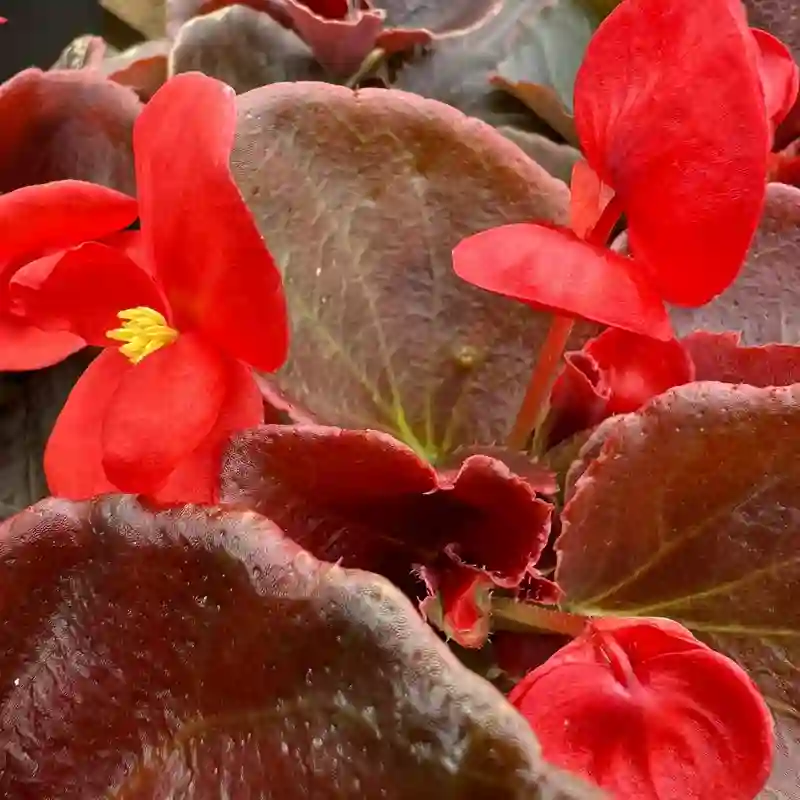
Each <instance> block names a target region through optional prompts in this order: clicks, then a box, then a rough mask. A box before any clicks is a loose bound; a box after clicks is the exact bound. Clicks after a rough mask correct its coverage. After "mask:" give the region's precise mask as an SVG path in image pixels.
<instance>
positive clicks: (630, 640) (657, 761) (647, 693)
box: [509, 619, 774, 800]
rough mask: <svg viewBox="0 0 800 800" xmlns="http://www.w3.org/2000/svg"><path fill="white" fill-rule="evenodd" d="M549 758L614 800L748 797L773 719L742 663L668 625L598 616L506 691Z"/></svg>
mask: <svg viewBox="0 0 800 800" xmlns="http://www.w3.org/2000/svg"><path fill="white" fill-rule="evenodd" d="M509 699H510V700H511V702H512V703H513V704H514V705H515V706H516V707H517V708H518V709H519V710H520V711H521V712H522V714H523V715H524V716H525V717H526V718H527V719H528V721H529V722H530V724H531V727H532V728H533V730H534V732H535V733H536V734H537V736H538V737H539V739H540V741H541V743H542V752H543V754H544V756H545V758H546V759H548V760H549V761H551V762H552V763H554V764H558V765H560V766H562V767H564V768H567V769H570V770H571V771H573V772H576V773H577V774H579V775H581V776H583V777H585V778H587V779H588V780H591V781H593V782H594V783H596V784H598V785H599V786H600V787H601V788H603V789H605V790H606V791H607V792H609V794H610V795H611V796H612V797H614V798H615V799H616V800H671V798H678V797H681V798H683V797H697V798H700V797H725V798H730V800H752V798H754V797H755V796H756V795H757V794H758V792H759V791H760V790H761V789H762V788H763V786H764V783H765V782H766V779H767V776H768V775H769V770H770V765H771V762H772V748H773V744H774V736H773V731H772V719H771V717H770V714H769V710H768V709H767V706H766V704H765V703H764V700H763V698H762V697H761V695H760V694H759V693H758V690H757V688H756V687H755V686H754V685H753V682H752V680H751V679H750V678H749V677H748V675H747V673H745V672H744V670H742V669H741V668H740V667H739V666H738V665H736V664H735V663H734V662H733V661H731V660H730V659H728V658H725V656H722V655H720V654H719V653H716V652H714V651H713V650H712V649H711V648H709V647H707V646H706V645H704V644H703V643H702V642H700V641H698V640H697V639H694V638H693V637H692V636H691V635H690V634H689V632H688V631H687V630H686V629H685V628H682V627H681V626H680V625H677V624H675V623H674V622H670V621H669V620H656V619H653V620H629V619H628V620H626V619H613V620H611V619H609V620H595V621H594V622H592V623H591V624H590V626H589V628H588V629H587V631H586V632H585V633H584V634H583V635H581V636H580V637H578V638H577V639H575V640H574V641H572V642H570V643H569V644H567V645H566V646H565V647H563V648H562V649H561V650H559V651H558V652H557V653H556V654H555V655H554V656H553V657H552V658H550V659H549V660H548V661H546V662H545V663H544V664H543V665H542V666H541V667H538V668H537V669H535V670H534V671H533V672H531V673H529V674H528V675H526V676H525V678H524V679H523V680H522V681H521V682H520V683H519V684H518V685H517V686H516V687H515V688H514V690H513V691H512V692H511V694H510V695H509Z"/></svg>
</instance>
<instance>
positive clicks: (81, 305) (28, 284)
mask: <svg viewBox="0 0 800 800" xmlns="http://www.w3.org/2000/svg"><path fill="white" fill-rule="evenodd" d="M9 294H10V297H11V301H12V305H13V307H14V309H15V311H17V312H18V313H20V314H22V315H23V316H24V317H25V318H26V319H27V320H30V321H31V322H34V323H36V324H37V325H39V326H41V327H42V328H46V329H48V330H60V331H69V332H71V333H74V334H76V335H78V336H81V337H82V338H83V339H85V340H86V341H87V342H88V343H89V344H93V345H97V346H98V347H108V346H109V345H111V344H114V343H113V342H112V341H111V340H109V339H108V337H107V336H106V333H107V332H108V331H110V330H112V329H114V328H118V327H119V326H120V324H121V323H120V321H119V319H118V317H117V314H118V312H120V311H123V310H125V309H128V308H136V307H137V306H147V307H148V308H152V309H155V310H156V311H159V312H161V313H163V314H165V315H166V316H169V314H168V311H167V306H166V303H165V301H164V297H163V296H162V294H161V292H160V290H159V288H158V287H157V286H156V284H155V282H154V281H153V279H152V278H151V277H150V276H149V275H148V274H147V273H146V272H145V271H144V270H142V269H141V268H140V267H139V266H138V265H137V264H135V263H134V262H133V261H131V260H130V258H128V257H127V256H126V255H125V253H124V252H122V251H121V250H116V249H114V248H111V247H108V246H106V245H103V244H98V243H97V242H88V243H86V244H83V245H81V246H79V247H76V248H73V249H72V250H67V251H66V252H61V253H57V254H55V255H52V256H45V257H44V258H41V259H39V260H38V261H33V262H31V263H30V264H28V265H27V266H25V267H23V268H22V269H20V270H18V271H17V273H16V274H15V275H14V278H13V279H12V281H11V284H10V286H9Z"/></svg>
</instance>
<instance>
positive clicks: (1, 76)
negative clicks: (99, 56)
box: [0, 0, 138, 81]
mask: <svg viewBox="0 0 800 800" xmlns="http://www.w3.org/2000/svg"><path fill="white" fill-rule="evenodd" d="M0 15H1V16H4V17H6V18H7V19H8V22H7V23H6V24H5V25H0V81H4V80H6V79H7V78H9V77H11V75H13V74H14V73H15V72H19V71H20V70H22V69H25V68H26V67H41V68H42V69H48V68H49V67H51V66H52V65H53V63H54V62H55V60H56V59H57V58H58V57H59V55H61V51H62V50H63V49H64V48H65V47H66V46H67V45H68V44H69V43H70V42H71V41H72V40H73V39H75V38H76V37H77V36H81V35H82V34H84V33H94V34H96V35H98V36H104V37H105V38H106V39H108V40H110V41H112V42H113V43H114V44H122V45H123V46H127V45H128V44H133V43H135V41H136V40H137V38H138V37H137V35H136V33H135V32H134V31H132V30H131V29H130V28H128V27H127V26H126V25H124V24H123V23H121V22H120V21H119V20H118V19H117V18H116V17H114V16H113V15H112V14H109V13H108V12H107V11H105V9H103V8H101V6H100V4H99V2H98V0H0Z"/></svg>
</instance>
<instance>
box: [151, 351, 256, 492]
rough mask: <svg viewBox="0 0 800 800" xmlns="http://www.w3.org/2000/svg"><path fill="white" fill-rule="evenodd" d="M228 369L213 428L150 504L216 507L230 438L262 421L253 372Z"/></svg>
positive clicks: (234, 366)
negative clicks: (220, 406)
mask: <svg viewBox="0 0 800 800" xmlns="http://www.w3.org/2000/svg"><path fill="white" fill-rule="evenodd" d="M228 369H229V377H228V378H227V381H226V383H227V387H228V391H227V394H226V396H225V399H224V401H223V403H222V409H221V410H220V413H219V417H217V421H216V422H215V423H214V427H213V428H212V429H211V431H210V432H209V434H208V435H207V436H206V437H205V439H203V441H202V443H201V444H200V446H199V447H198V448H197V449H196V450H194V451H193V452H192V453H191V454H190V455H188V456H187V457H186V458H184V459H183V460H182V461H180V462H178V464H177V465H176V467H175V470H174V471H173V472H172V473H171V474H170V476H169V478H168V479H167V482H166V483H165V484H164V485H163V486H162V487H161V488H160V489H158V490H157V491H155V492H153V493H152V494H150V495H148V498H149V499H150V500H151V501H152V502H153V503H156V504H158V505H174V504H179V503H205V504H206V505H210V504H213V503H216V502H217V500H218V488H219V473H220V467H221V462H222V453H223V451H224V449H225V447H226V446H227V444H228V442H229V440H230V437H231V435H232V434H234V433H236V432H237V431H241V430H245V429H246V428H253V427H255V426H256V425H260V424H261V423H262V422H263V421H264V406H263V401H262V398H261V392H260V390H259V388H258V385H257V384H256V382H255V380H254V378H253V373H252V371H251V370H250V369H249V368H248V367H246V366H245V365H244V364H241V363H239V362H236V361H231V362H230V363H229V364H228Z"/></svg>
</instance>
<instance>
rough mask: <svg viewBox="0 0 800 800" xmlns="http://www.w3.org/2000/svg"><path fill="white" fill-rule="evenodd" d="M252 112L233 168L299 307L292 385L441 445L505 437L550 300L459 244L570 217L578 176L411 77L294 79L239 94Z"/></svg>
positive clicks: (288, 395)
mask: <svg viewBox="0 0 800 800" xmlns="http://www.w3.org/2000/svg"><path fill="white" fill-rule="evenodd" d="M239 115H240V116H239V128H238V133H237V143H236V148H235V150H234V154H233V163H234V173H235V175H236V177H237V181H238V184H239V187H240V188H241V189H242V192H243V194H244V196H245V199H246V200H247V201H248V203H249V205H250V208H251V209H252V210H253V212H254V214H255V216H256V219H257V221H258V223H259V226H260V229H261V232H262V234H263V235H264V237H265V239H266V241H267V243H268V245H269V247H270V250H271V251H272V253H273V254H274V256H275V259H276V261H277V263H278V264H279V265H280V267H281V268H282V270H283V272H284V278H285V285H286V292H287V296H288V302H289V306H290V312H291V319H292V323H293V331H292V349H291V353H290V358H289V362H288V364H287V365H286V367H285V368H284V369H283V370H282V371H281V372H279V373H278V374H277V375H276V376H275V379H274V382H275V384H276V386H277V388H278V390H280V392H281V393H282V394H283V395H284V396H285V399H286V400H287V401H289V403H290V404H292V405H294V406H300V407H304V408H306V409H307V410H308V411H309V412H310V413H311V415H312V416H313V417H314V418H315V419H317V420H319V421H320V422H323V423H326V424H333V425H339V426H343V427H352V428H375V429H379V430H384V431H387V432H389V433H391V434H392V435H394V436H395V437H397V438H399V439H400V440H402V441H404V442H406V444H409V445H411V446H412V447H413V448H414V449H415V450H417V452H419V453H423V454H425V455H426V456H427V457H429V458H431V459H436V458H438V457H440V456H442V455H445V454H447V453H448V452H450V451H452V450H453V449H455V448H456V447H458V446H459V445H462V444H494V443H495V442H497V441H501V440H502V438H503V436H504V435H505V434H506V433H507V431H508V429H509V428H510V426H511V423H512V420H513V417H514V415H515V414H516V412H517V410H518V407H519V404H520V402H521V400H522V396H523V394H524V389H525V386H526V384H527V381H528V378H529V371H530V368H531V365H532V363H533V360H534V357H535V354H536V352H537V351H538V349H539V347H540V345H541V342H542V341H543V339H544V335H545V332H546V329H547V327H548V325H549V318H548V316H547V315H544V314H537V313H536V312H534V311H532V310H531V309H528V308H526V307H525V306H523V305H521V304H515V303H512V302H510V301H507V300H505V299H503V298H499V297H495V296H492V295H490V294H488V293H485V292H482V291H480V290H478V289H475V288H473V287H471V286H468V285H467V284H465V283H464V282H463V281H461V280H459V278H457V276H456V275H455V274H454V273H453V269H452V258H451V250H452V248H453V247H454V246H455V245H456V244H457V243H458V242H459V241H460V240H461V239H463V238H464V237H465V236H468V235H470V234H472V233H475V232H476V231H480V230H484V229H486V228H490V227H493V226H496V225H500V224H502V223H504V222H510V221H519V220H522V219H536V218H538V219H542V218H545V219H547V218H549V219H554V220H555V221H561V222H564V221H565V219H566V214H567V204H568V200H569V198H568V191H567V188H566V186H565V185H564V184H563V183H561V182H560V181H557V180H555V179H554V178H551V177H550V176H549V175H547V174H546V173H545V172H544V170H542V169H541V168H540V167H538V166H537V165H536V164H534V163H533V162H531V161H530V160H528V159H527V158H525V156H524V154H523V153H522V152H521V151H520V150H519V149H518V148H516V147H514V145H512V144H510V143H509V142H508V141H507V140H505V139H504V138H503V137H502V136H501V135H500V134H498V133H496V132H495V131H494V130H492V129H491V128H489V127H488V126H486V125H484V124H482V123H480V122H478V121H477V120H474V119H467V118H466V117H464V116H462V115H461V114H459V113H458V112H457V111H455V110H453V109H451V108H448V107H446V106H444V105H442V104H439V103H435V102H431V101H427V100H423V99H421V98H418V97H413V96H411V95H408V94H404V93H400V92H394V91H387V90H378V89H365V90H362V91H360V92H359V93H358V94H354V93H353V92H351V91H349V90H347V89H344V88H340V87H335V86H330V85H327V84H313V83H306V84H293V85H289V84H283V85H281V86H272V87H266V88H264V89H258V90H255V91H254V92H250V93H248V94H246V95H243V96H242V97H240V98H239ZM588 332H589V330H588V328H587V327H586V326H579V331H578V336H577V339H578V340H581V339H583V338H585V337H586V335H587V334H588Z"/></svg>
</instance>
